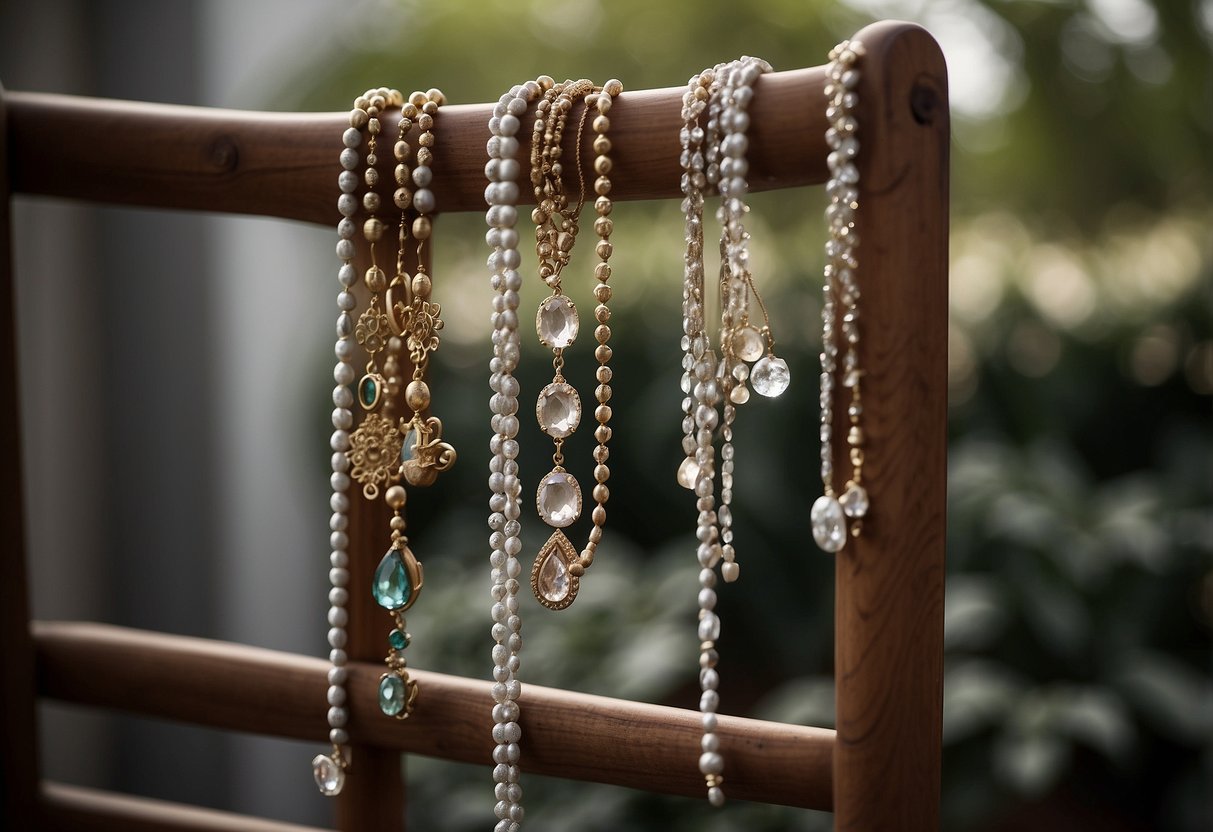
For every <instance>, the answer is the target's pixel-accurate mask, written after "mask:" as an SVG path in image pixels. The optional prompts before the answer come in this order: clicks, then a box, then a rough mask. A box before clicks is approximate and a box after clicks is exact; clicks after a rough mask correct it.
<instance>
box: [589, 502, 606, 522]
mask: <svg viewBox="0 0 1213 832" xmlns="http://www.w3.org/2000/svg"><path fill="white" fill-rule="evenodd" d="M591 519H593V521H594V525H595V526H601V525H602V524H603V523H605V522H606V509H605V508H603V507H602V506H594V513H593V514H592V515H591Z"/></svg>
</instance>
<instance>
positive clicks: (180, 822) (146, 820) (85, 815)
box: [9, 782, 322, 832]
mask: <svg viewBox="0 0 1213 832" xmlns="http://www.w3.org/2000/svg"><path fill="white" fill-rule="evenodd" d="M38 810H39V813H40V818H39V821H40V823H38V825H37V826H36V827H22V826H20V824H18V826H17V827H16V828H18V829H25V828H37V829H40V830H43V832H58V830H62V831H63V832H69V831H70V832H322V830H320V829H317V828H315V827H312V826H299V825H298V824H294V823H282V822H279V821H272V820H262V819H260V818H253V817H249V816H247V815H236V814H232V813H230V812H219V811H216V810H214V809H202V808H199V807H197V806H185V805H182V804H179V803H166V802H165V801H162V800H150V799H148V798H145V797H132V796H130V795H124V794H115V793H113V792H103V791H97V790H95V789H85V788H81V787H79V786H68V785H65V784H63V783H52V782H44V783H43V784H42V793H41V795H40V796H39V801H38ZM9 820H10V821H12V820H13V819H12V818H9ZM9 828H13V827H9Z"/></svg>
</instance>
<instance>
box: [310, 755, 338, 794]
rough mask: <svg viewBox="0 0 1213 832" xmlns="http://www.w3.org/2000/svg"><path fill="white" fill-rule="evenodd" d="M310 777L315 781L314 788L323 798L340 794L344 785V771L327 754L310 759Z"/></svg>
mask: <svg viewBox="0 0 1213 832" xmlns="http://www.w3.org/2000/svg"><path fill="white" fill-rule="evenodd" d="M312 777H314V778H315V779H316V788H318V789H320V793H321V794H322V795H324V796H325V797H335V796H337V795H339V794H341V787H342V786H344V785H345V770H344V769H343V768H342V767H341V766H339V765H337V763H336V761H335V760H333V758H332V757H330V756H328V755H327V754H317V755H316V756H315V757H313V758H312Z"/></svg>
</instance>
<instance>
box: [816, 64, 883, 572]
mask: <svg viewBox="0 0 1213 832" xmlns="http://www.w3.org/2000/svg"><path fill="white" fill-rule="evenodd" d="M863 54H864V47H863V44H862V43H860V42H859V41H843V42H842V43H840V44H839V45H838V46H836V47H834V49H833V50H831V51H830V64H829V67H828V68H827V71H826V75H827V80H826V87H825V94H826V98H827V100H828V102H829V103H828V105H827V109H826V118H827V119H828V120H829V122H830V127H829V129H828V130H826V142H827V144H828V145H829V146H830V148H831V151H830V154H829V156H828V157H827V160H826V162H827V165H828V166H829V169H830V178H829V181H828V182H827V183H826V193H827V194H828V195H829V197H830V206H829V208H827V209H826V218H827V221H828V223H829V230H830V239H829V241H828V242H827V243H826V248H825V251H826V266H825V284H824V286H823V297H822V306H821V321H822V333H821V484H822V490H823V492H824V493H823V494H822V496H820V497H818V498H817V500H816V501H815V502H814V503H813V507H812V510H811V511H810V512H809V515H810V522H811V527H812V531H813V539H814V540H815V541H816V542H817V545H818V546H820V547H821V548H822V549H823V550H824V551H826V552H837V551H839V550H840V549H842V547H843V546H844V545H845V544H846V542H847V521H848V520H850V521H851V523H850V534H851V536H852V537H858V536H859V534H860V531H861V528H862V520H863V518H864V517H865V516H866V515H867V513H868V508H869V503H868V492H867V490H866V489H865V488H864V487H863V462H864V453H863V442H864V435H863V428H862V427H861V425H860V420H861V416H862V415H863V404H862V401H861V399H860V389H859V388H860V381H861V379H862V377H863V371H862V370H861V369H860V367H859V355H858V347H859V284H858V282H857V280H856V270H857V269H858V268H859V261H858V259H857V258H856V256H855V249H856V247H857V246H858V245H859V237H858V235H857V234H856V233H855V215H856V212H857V211H858V210H859V168H858V167H856V165H855V158H856V157H857V156H858V154H859V140H858V139H857V138H856V135H855V134H856V133H857V132H858V131H859V122H858V121H857V120H856V118H855V108H856V106H857V105H858V103H859V96H858V93H856V92H855V89H856V87H857V86H858V84H859V69H858V67H857V64H858V63H859V59H860V58H861V57H862V56H863ZM840 314H841V318H842V327H841V329H842V340H843V341H844V342H845V344H846V348H845V349H846V352H845V353H844V355H843V362H842V379H841V384H842V386H843V387H846V388H847V389H848V390H849V392H850V403H849V404H848V405H847V417H848V419H849V422H850V429H849V430H848V432H847V444H848V445H849V446H850V454H849V456H850V460H849V461H850V463H851V477H850V479H849V480H848V481H847V483H846V486H845V487H844V489H843V492H842V495H841V496H839V495H837V493H836V492H835V491H834V485H833V482H834V462H833V453H834V450H833V435H834V406H833V403H834V392H835V389H836V384H837V381H838V380H837V378H836V376H837V375H838V332H837V328H838V327H837V323H838V322H837V319H838V317H839V315H840Z"/></svg>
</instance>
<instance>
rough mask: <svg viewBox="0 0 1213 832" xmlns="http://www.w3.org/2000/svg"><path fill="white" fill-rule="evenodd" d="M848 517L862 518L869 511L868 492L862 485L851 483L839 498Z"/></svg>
mask: <svg viewBox="0 0 1213 832" xmlns="http://www.w3.org/2000/svg"><path fill="white" fill-rule="evenodd" d="M838 502H839V503H841V504H842V510H843V512H844V513H845V514H846V516H847V517H854V518H860V517H863V516H864V515H865V514H867V513H868V492H867V489H865V488H864V487H863V486H862V485H856V484H855V483H850V484H849V485H847V490H846V491H844V492H842V496H841V497H839V498H838Z"/></svg>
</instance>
